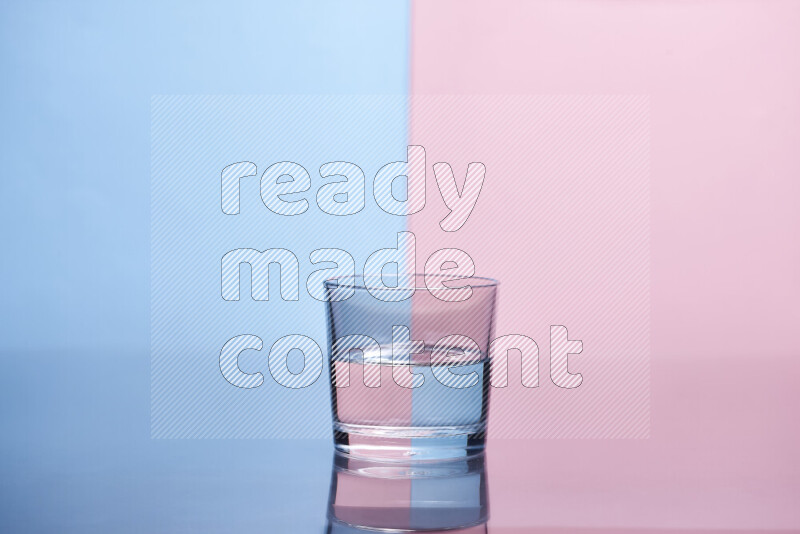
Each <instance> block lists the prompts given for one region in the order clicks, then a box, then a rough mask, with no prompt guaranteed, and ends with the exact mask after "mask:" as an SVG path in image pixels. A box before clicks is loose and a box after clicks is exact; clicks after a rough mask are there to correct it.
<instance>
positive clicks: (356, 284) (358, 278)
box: [322, 273, 500, 291]
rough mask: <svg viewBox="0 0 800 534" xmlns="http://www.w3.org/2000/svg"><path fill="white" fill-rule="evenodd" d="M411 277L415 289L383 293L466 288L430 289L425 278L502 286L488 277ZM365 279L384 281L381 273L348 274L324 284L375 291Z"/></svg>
mask: <svg viewBox="0 0 800 534" xmlns="http://www.w3.org/2000/svg"><path fill="white" fill-rule="evenodd" d="M387 276H388V277H390V278H391V277H394V278H399V276H400V275H397V274H390V275H387ZM411 276H413V277H414V280H415V283H414V287H413V288H412V287H411V286H402V287H400V286H395V287H386V288H381V290H382V291H386V290H392V289H395V290H397V289H402V290H409V289H414V290H417V289H422V290H426V291H427V290H430V289H460V288H461V287H464V285H462V286H458V287H447V286H445V285H444V284H442V285H441V286H439V287H434V288H429V287H428V286H427V284H425V278H426V277H432V278H440V279H445V281H450V282H464V281H470V280H472V281H475V280H477V281H478V283H470V284H468V285H469V286H470V287H472V288H483V287H497V286H499V285H500V281H499V280H497V279H495V278H489V277H487V276H465V277H463V278H452V275H449V274H425V273H413V274H410V275H409V277H411ZM365 278H376V279H377V278H380V279H381V280H382V279H383V275H382V274H381V273H377V274H366V275H364V274H356V275H352V274H348V275H344V276H334V277H331V278H328V279H326V280H325V281H324V282H323V283H322V284H323V286H324V287H325V288H326V289H336V288H339V287H347V288H353V289H365V290H369V289H375V288H374V287H372V288H369V287H367V284H366V282H365V281H364V280H365ZM420 278H421V279H422V280H423V281H422V283H421V284H420V283H418V282H416V281H417V280H419V279H420ZM348 281H350V283H348ZM340 282H344V284H341V283H340Z"/></svg>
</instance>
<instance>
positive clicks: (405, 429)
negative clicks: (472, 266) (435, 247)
mask: <svg viewBox="0 0 800 534" xmlns="http://www.w3.org/2000/svg"><path fill="white" fill-rule="evenodd" d="M497 284H498V283H497V281H495V280H491V279H487V278H477V277H471V278H463V279H459V280H452V279H451V278H448V277H444V276H432V275H427V276H425V275H404V276H400V277H398V276H397V275H394V276H382V277H380V276H378V277H366V278H365V277H363V276H355V277H345V278H335V279H330V280H327V281H326V282H325V288H326V292H327V298H328V300H327V311H328V321H329V323H328V325H329V332H328V334H329V354H330V366H329V369H330V379H331V381H330V383H331V401H332V407H333V430H334V442H335V446H336V449H337V450H338V451H340V452H342V453H346V454H350V455H353V456H359V457H365V458H373V459H380V460H409V459H414V460H439V459H449V458H459V457H466V456H471V455H474V454H478V453H480V452H482V451H483V449H484V444H485V437H486V421H487V415H488V410H489V383H490V377H489V373H490V366H489V354H488V348H489V344H490V342H491V339H492V336H493V330H494V315H495V301H496V294H497Z"/></svg>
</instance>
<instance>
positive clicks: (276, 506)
mask: <svg viewBox="0 0 800 534" xmlns="http://www.w3.org/2000/svg"><path fill="white" fill-rule="evenodd" d="M0 39H1V40H2V45H0V54H1V55H0V62H1V63H2V72H3V81H2V84H0V91H2V98H0V106H2V117H3V119H4V128H3V129H2V134H0V135H2V143H0V155H1V156H0V157H1V158H2V159H1V160H0V161H2V168H3V172H4V176H3V179H2V182H0V183H2V198H3V199H4V206H3V208H4V209H3V210H2V211H0V227H2V235H3V240H2V244H3V249H4V250H3V254H2V261H1V262H0V269H2V276H3V279H4V280H5V282H6V284H5V286H6V287H5V288H4V292H3V293H4V295H3V300H2V302H3V306H2V314H3V315H2V322H1V323H0V329H1V330H0V354H1V355H2V356H0V357H1V358H2V364H3V372H2V373H0V406H1V407H2V408H0V410H2V412H1V413H2V424H3V432H2V437H1V438H0V457H2V460H1V461H0V497H1V498H0V531H3V532H44V531H59V532H65V531H70V530H75V531H80V532H95V531H97V532H127V531H130V532H140V531H143V530H147V531H154V532H155V531H169V532H190V531H191V532H197V531H217V530H222V531H234V530H238V531H249V530H257V531H259V532H273V531H274V532H281V531H289V525H290V524H292V525H293V527H292V530H291V531H293V532H306V531H313V532H316V531H317V530H318V529H319V528H321V524H322V521H323V518H324V512H325V510H324V506H325V499H326V498H327V492H328V486H327V484H328V481H329V477H330V471H329V469H330V461H331V444H330V443H329V442H328V441H326V440H316V441H313V440H310V441H269V440H254V441H238V440H224V441H208V440H206V441H197V440H194V441H191V440H177V441H160V440H155V441H154V440H151V439H150V428H149V426H150V424H149V423H150V421H149V420H150V413H149V411H150V402H149V400H150V399H149V388H150V386H149V369H150V356H149V293H150V292H149V247H150V242H149V235H150V234H149V215H150V199H149V188H150V99H151V95H153V94H348V93H356V94H405V93H406V90H407V69H408V46H409V43H408V5H407V3H406V2H366V1H364V2H334V3H323V2H314V3H312V2H291V3H283V2H270V3H266V2H224V3H222V2H216V3H212V2H188V1H178V2H174V1H173V2H101V1H97V2H36V1H35V2H22V1H19V2H4V3H3V4H2V6H1V7H0ZM259 165H260V167H259V168H260V169H261V168H262V167H261V165H262V162H259ZM367 200H368V202H369V200H370V199H369V198H368V199H367ZM320 318H321V315H320ZM314 320H317V319H314ZM286 495H296V496H297V497H296V499H294V500H290V499H286V498H285V496H286ZM281 497H283V499H282V500H279V499H280V498H281Z"/></svg>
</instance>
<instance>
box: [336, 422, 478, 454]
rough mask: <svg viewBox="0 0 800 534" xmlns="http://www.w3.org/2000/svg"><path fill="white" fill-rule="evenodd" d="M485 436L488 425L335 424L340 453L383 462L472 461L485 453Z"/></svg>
mask: <svg viewBox="0 0 800 534" xmlns="http://www.w3.org/2000/svg"><path fill="white" fill-rule="evenodd" d="M485 434H486V428H485V425H484V424H475V425H460V426H425V427H408V426H404V427H390V426H372V425H355V424H347V423H340V422H336V423H334V445H335V447H336V450H337V451H338V452H340V453H343V454H347V455H349V456H352V457H356V458H366V459H374V460H380V461H408V460H414V461H417V460H419V461H424V460H431V461H437V460H449V459H458V458H468V457H471V456H475V455H477V454H480V453H482V452H483V450H484V447H485V441H486V440H485Z"/></svg>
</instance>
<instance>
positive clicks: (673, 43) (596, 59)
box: [410, 1, 800, 529]
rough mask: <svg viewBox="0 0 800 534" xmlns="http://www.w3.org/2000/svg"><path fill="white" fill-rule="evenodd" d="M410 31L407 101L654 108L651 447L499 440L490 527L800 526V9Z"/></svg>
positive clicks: (557, 13)
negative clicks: (623, 99)
mask: <svg viewBox="0 0 800 534" xmlns="http://www.w3.org/2000/svg"><path fill="white" fill-rule="evenodd" d="M412 28H413V40H412V47H413V50H412V72H411V79H412V81H411V92H412V93H413V94H414V95H423V94H434V95H435V94H440V95H441V94H513V95H521V94H549V95H562V94H568V95H576V94H581V95H606V94H609V95H649V103H650V143H651V152H650V191H651V209H650V213H651V219H650V224H651V234H650V256H651V262H650V279H651V286H650V288H651V292H650V299H651V312H650V313H651V337H650V340H651V386H650V389H651V425H650V438H649V439H647V440H535V441H533V440H517V441H513V440H509V441H503V440H495V441H493V442H492V443H491V444H490V449H489V450H490V456H489V464H488V469H489V472H490V481H491V483H490V488H491V492H492V493H491V506H492V518H493V519H492V522H491V524H492V525H493V526H498V527H503V526H513V525H523V524H531V523H532V522H533V523H535V524H537V525H563V526H576V527H581V526H592V527H646V526H653V525H657V526H659V527H661V528H737V529H748V528H749V529H752V528H774V529H796V528H800V511H799V510H800V506H797V502H798V497H799V496H800V468H799V467H798V465H799V464H798V460H797V458H796V453H797V451H798V449H800V432H798V427H797V423H796V415H795V414H794V413H793V412H794V411H795V409H796V407H797V406H798V403H799V402H800V393H798V390H797V385H796V378H797V375H798V371H800V363H798V362H797V360H796V357H797V356H798V355H800V354H798V353H799V352H800V350H799V349H800V347H799V345H800V343H799V342H798V341H797V340H796V338H795V336H794V334H795V331H796V325H797V324H798V323H800V321H798V319H800V318H799V317H798V311H797V310H798V308H797V301H798V298H797V297H798V286H799V285H800V284H798V273H799V272H800V246H798V238H797V229H798V227H799V225H798V223H800V221H799V220H798V218H799V217H800V216H799V215H798V213H800V212H798V198H800V195H799V194H798V193H799V192H798V186H797V181H798V177H799V176H800V172H798V171H800V158H798V156H797V150H798V147H800V98H798V95H800V61H798V60H799V59H800V58H799V57H798V56H799V55H800V36H799V35H800V32H798V28H800V3H797V2H778V1H774V2H755V1H752V2H742V1H740V2H721V1H719V2H699V1H697V2H661V1H652V2H626V1H594V2H589V1H566V2H530V1H526V2H521V1H520V2H510V1H504V2H491V3H489V2H476V1H467V2H464V1H429V2H415V3H414V5H413V15H412ZM423 119H424V117H423ZM418 120H419V118H418V117H417V116H415V110H414V108H413V107H412V110H411V123H412V138H413V135H414V128H415V124H419V123H418V122H417V123H415V121H418ZM431 163H432V162H431ZM454 170H456V169H454ZM456 173H457V176H458V175H459V174H460V173H459V172H458V171H457V170H456ZM461 176H463V174H461ZM489 179H491V178H490V175H489V174H488V172H487V180H489ZM503 180H504V181H508V183H509V186H512V185H521V186H524V185H525V181H524V177H523V176H521V175H507V176H503ZM434 194H437V195H438V193H435V192H434ZM489 198H490V196H487V197H486V198H481V199H480V200H479V201H478V205H479V206H480V205H481V203H482V202H483V203H486V202H487V200H488V199H489ZM498 198H500V197H498ZM435 200H437V201H439V200H440V199H435ZM482 207H483V209H487V210H494V209H497V210H500V209H501V208H502V206H499V205H498V206H491V205H489V206H487V205H485V204H484V205H483V206H482ZM423 213H424V212H423ZM469 224H470V223H469V222H468V223H467V225H469ZM410 227H411V230H412V231H415V232H416V233H417V238H418V246H419V247H420V248H421V249H423V250H425V247H426V246H428V247H433V246H437V244H436V243H435V241H436V239H438V238H437V235H438V234H441V233H442V232H441V231H440V230H438V228H435V227H432V226H431V225H430V224H427V223H426V224H425V225H421V226H415V222H414V219H413V217H412V220H411V223H410ZM424 228H434V230H430V231H429V234H426V233H425V231H424V230H423V229H424ZM437 232H438V234H437ZM476 239H477V238H476ZM496 239H499V240H500V241H501V242H502V239H503V236H496ZM480 245H481V241H480V239H477V240H476V241H475V242H474V243H471V244H470V247H466V246H465V247H464V248H465V250H468V251H471V250H475V249H476V247H478V248H480ZM535 249H536V247H535V244H534V245H533V246H532V247H531V250H532V251H535ZM504 261H506V262H507V261H508V260H507V259H504V258H503V257H498V258H497V259H496V260H492V259H491V258H488V259H482V262H480V263H478V274H488V275H491V274H492V273H493V271H495V270H497V269H501V268H502V265H503V262H504ZM493 262H496V263H493ZM500 298H501V308H502V306H503V304H502V302H503V301H502V299H503V293H502V289H501V297H500ZM511 301H513V299H512V300H511ZM526 313H529V310H528V309H526V308H524V307H519V308H517V309H507V308H506V309H503V311H502V314H501V317H500V322H499V324H498V332H502V331H503V330H504V328H505V327H506V326H507V325H508V323H509V321H510V319H509V318H510V317H513V316H514V315H515V314H521V315H524V314H526ZM567 326H569V325H567ZM537 341H539V340H538V339H537ZM541 345H542V343H540V348H541Z"/></svg>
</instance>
